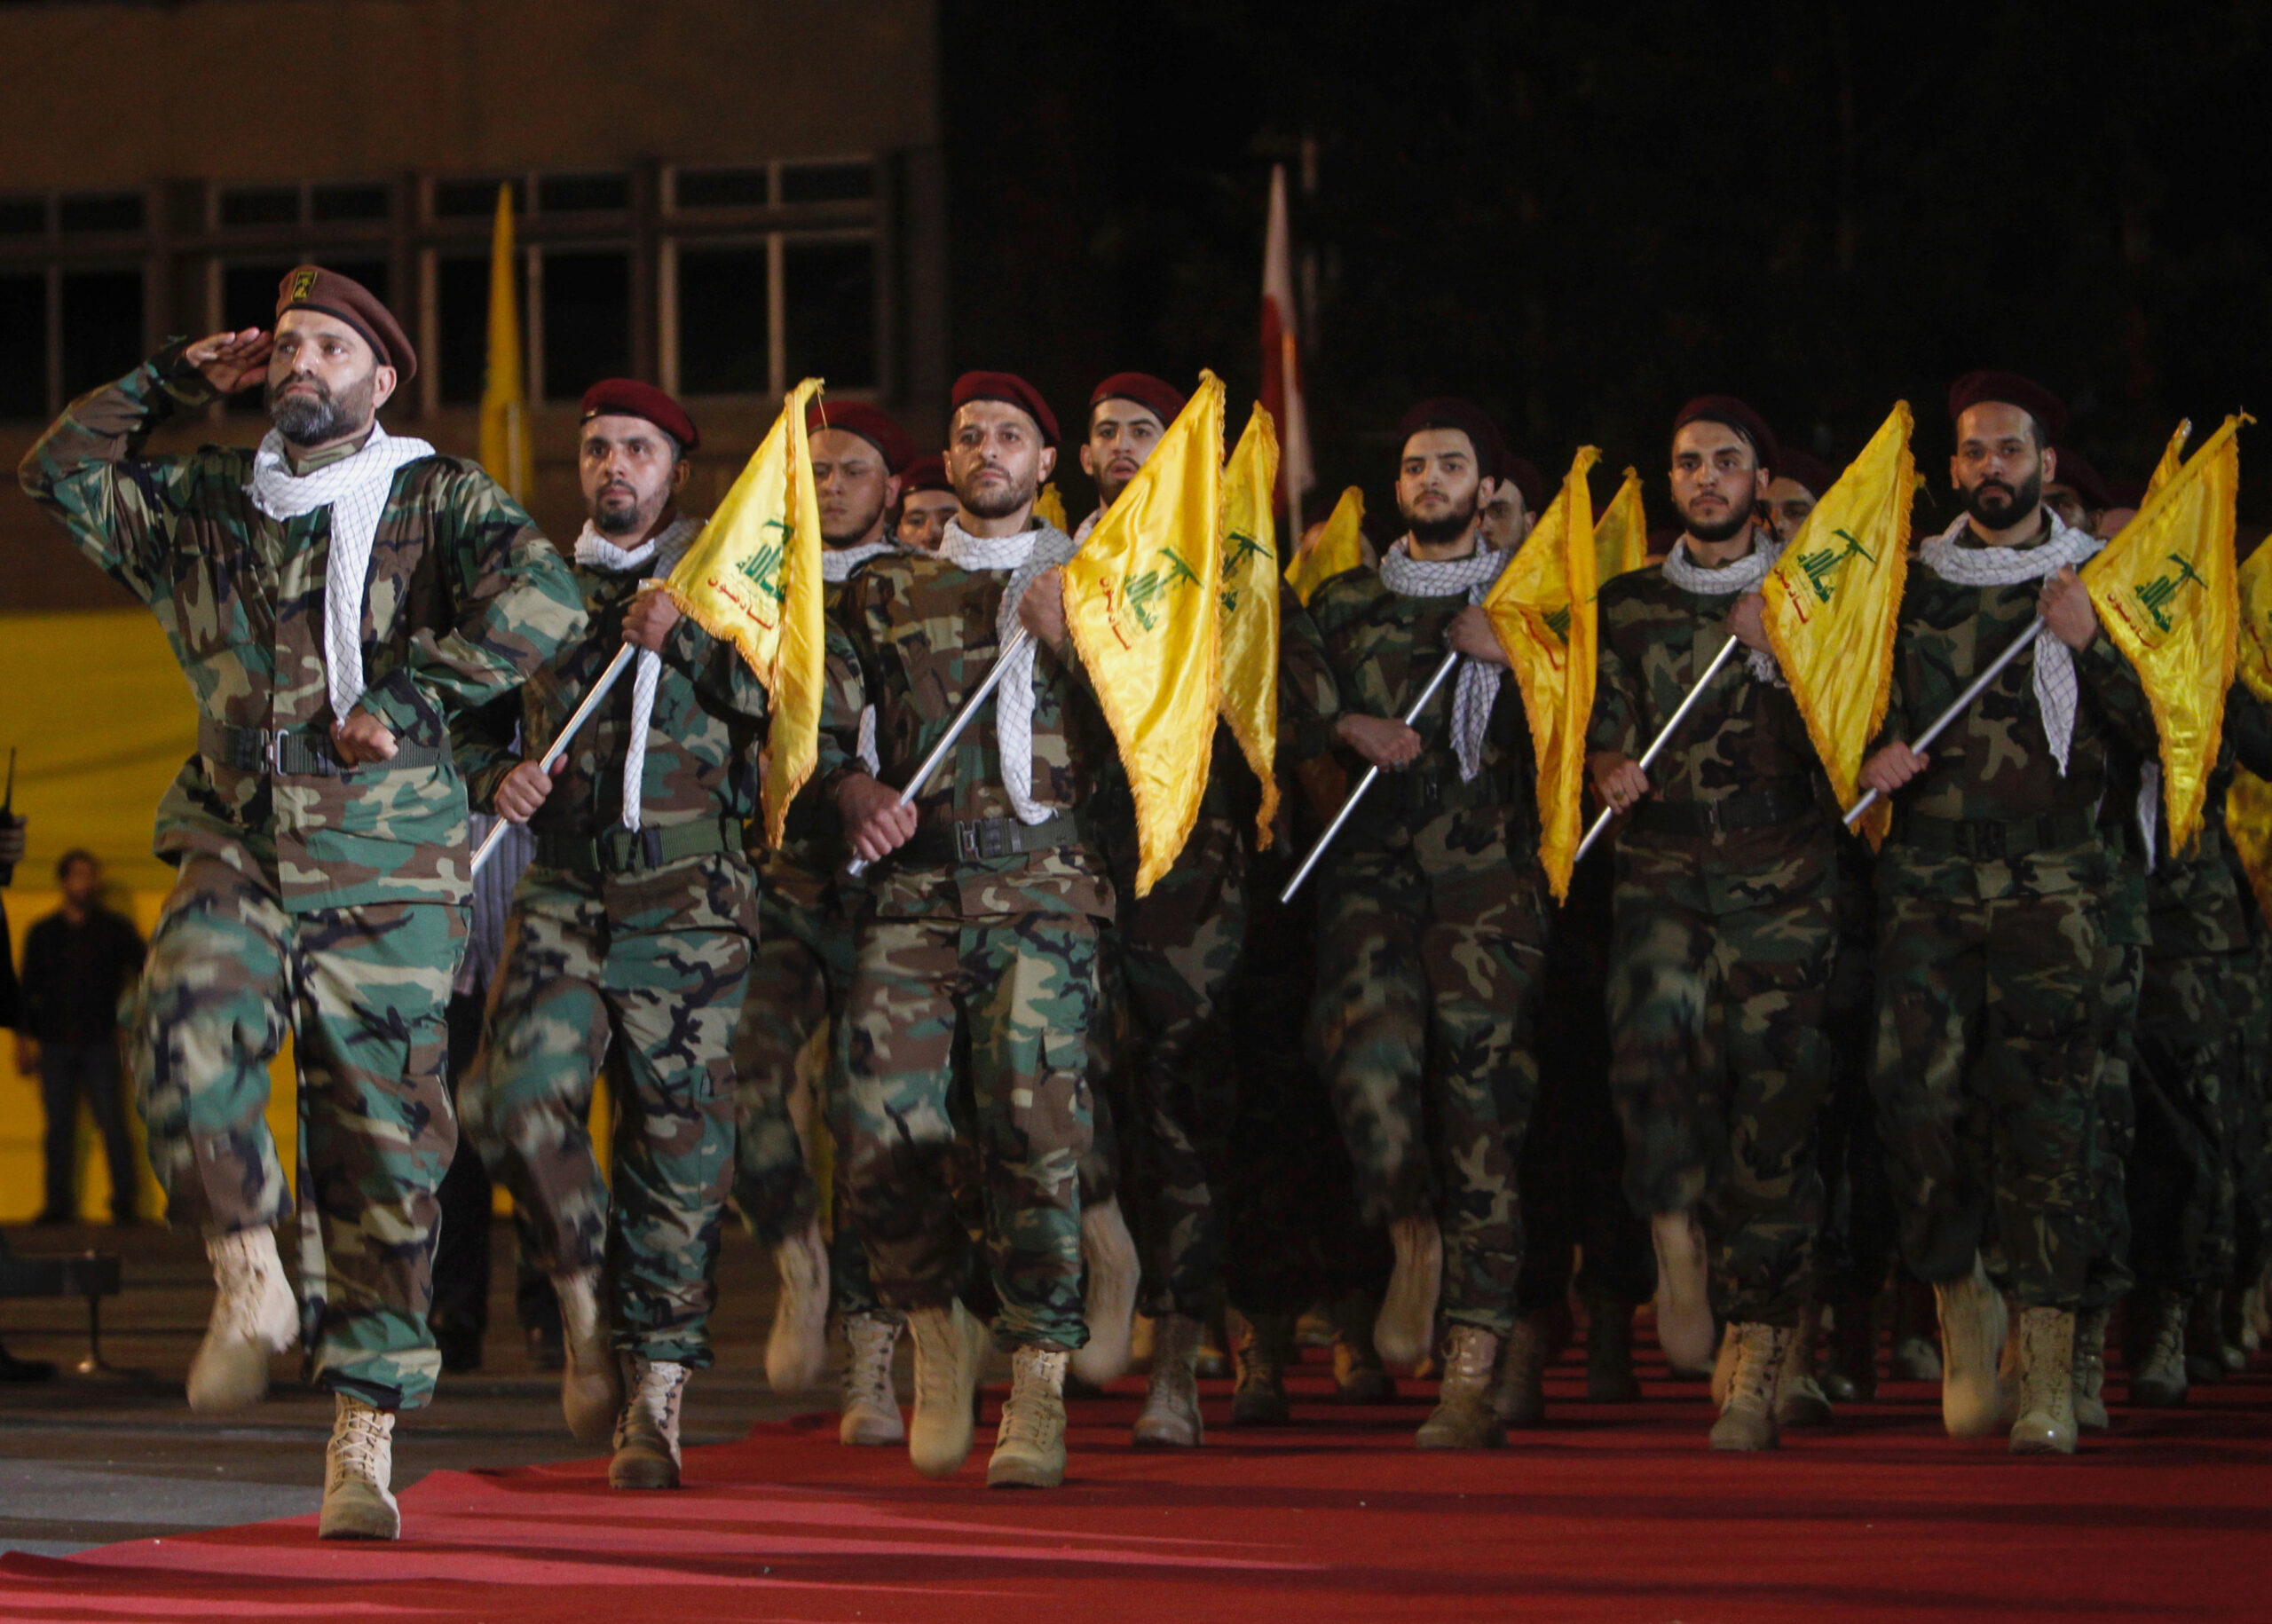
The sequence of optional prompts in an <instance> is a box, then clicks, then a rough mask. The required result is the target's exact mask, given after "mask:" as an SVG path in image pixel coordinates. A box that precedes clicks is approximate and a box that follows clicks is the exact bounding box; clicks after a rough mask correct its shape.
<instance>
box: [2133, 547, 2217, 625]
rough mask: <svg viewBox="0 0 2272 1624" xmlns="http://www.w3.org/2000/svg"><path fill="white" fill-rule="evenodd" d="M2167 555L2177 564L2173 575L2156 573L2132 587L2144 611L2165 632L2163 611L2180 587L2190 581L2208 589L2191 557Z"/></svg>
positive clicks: (2166, 617)
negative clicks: (2149, 578) (2144, 581)
mask: <svg viewBox="0 0 2272 1624" xmlns="http://www.w3.org/2000/svg"><path fill="white" fill-rule="evenodd" d="M2169 561H2170V562H2171V563H2172V564H2175V565H2176V566H2177V573H2176V574H2175V575H2173V576H2172V575H2157V576H2155V577H2154V579H2151V580H2150V581H2148V582H2147V583H2146V584H2145V585H2144V586H2142V587H2134V588H2133V590H2134V591H2135V592H2136V593H2137V595H2138V602H2139V603H2142V604H2144V605H2145V609H2146V612H2147V613H2148V614H2149V615H2150V616H2152V617H2153V621H2154V625H2155V626H2156V627H2159V628H2160V629H2161V630H2163V631H2165V632H2166V631H2168V630H2169V629H2170V619H2169V616H2168V615H2167V614H2166V613H2164V612H2163V611H2165V610H2166V609H2167V608H2168V606H2169V604H2170V603H2171V601H2172V600H2173V599H2174V598H2175V597H2176V596H2177V589H2178V588H2179V587H2182V586H2184V585H2185V584H2186V583H2187V582H2188V581H2190V582H2192V583H2193V585H2195V586H2197V587H2200V588H2201V589H2202V590H2203V591H2204V592H2206V591H2207V590H2208V589H2209V583H2208V582H2207V581H2205V580H2203V579H2201V577H2200V576H2199V575H2197V574H2196V573H2195V572H2194V569H2193V561H2192V560H2191V559H2189V558H2188V557H2186V556H2184V555H2183V554H2181V553H2172V554H2170V555H2169Z"/></svg>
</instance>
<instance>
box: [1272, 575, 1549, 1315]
mask: <svg viewBox="0 0 2272 1624" xmlns="http://www.w3.org/2000/svg"><path fill="white" fill-rule="evenodd" d="M1466 603H1467V600H1466V595H1464V594H1454V595H1448V596H1443V597H1408V596H1405V595H1400V594H1398V593H1394V592H1392V591H1390V590H1389V589H1388V587H1386V586H1385V585H1384V584H1383V582H1382V581H1381V579H1380V577H1379V576H1378V574H1377V573H1376V572H1374V571H1372V570H1370V569H1361V570H1352V571H1349V572H1345V573H1344V574H1341V575H1337V576H1336V577H1334V578H1333V579H1331V580H1329V581H1328V582H1326V583H1325V584H1324V585H1323V586H1322V587H1320V588H1319V589H1318V590H1317V592H1316V594H1315V595H1314V596H1313V597H1312V598H1311V600H1310V611H1309V612H1310V617H1311V619H1313V620H1314V621H1315V623H1316V627H1317V631H1318V634H1319V636H1320V637H1321V640H1322V643H1323V646H1324V650H1325V654H1326V658H1327V662H1328V666H1329V670H1330V672H1331V674H1332V678H1333V683H1334V691H1333V693H1332V695H1331V697H1330V698H1329V699H1328V700H1327V701H1326V703H1325V704H1324V705H1323V706H1321V705H1320V703H1319V699H1318V697H1317V696H1315V695H1305V694H1302V693H1300V692H1298V691H1295V690H1290V691H1289V692H1288V694H1287V695H1286V698H1287V700H1288V701H1289V705H1288V708H1289V709H1290V711H1292V712H1293V713H1294V715H1295V725H1296V726H1298V727H1301V726H1304V725H1305V724H1306V730H1307V732H1308V733H1309V735H1310V737H1311V738H1312V740H1313V742H1315V741H1316V740H1318V739H1319V738H1321V737H1329V735H1325V734H1323V733H1322V731H1321V724H1322V723H1325V722H1327V721H1329V719H1330V718H1331V717H1332V716H1334V715H1337V714H1338V713H1343V712H1353V713H1364V714H1368V715H1373V716H1389V717H1392V716H1399V715H1401V714H1402V713H1403V709H1404V707H1405V706H1407V705H1408V704H1409V703H1410V702H1411V699H1412V698H1413V696H1414V695H1416V693H1417V692H1418V691H1419V689H1420V687H1421V686H1422V684H1424V682H1426V681H1427V678H1428V676H1429V674H1430V673H1431V672H1432V670H1433V669H1434V667H1435V666H1436V664H1437V663H1438V662H1439V661H1440V659H1441V658H1443V655H1442V652H1441V650H1443V647H1444V633H1445V629H1446V627H1448V625H1449V624H1450V622H1451V619H1452V618H1453V617H1454V616H1455V615H1456V614H1457V613H1458V612H1459V611H1461V610H1462V609H1463V608H1465V607H1466ZM1451 713H1452V698H1451V693H1450V687H1449V685H1447V689H1446V691H1445V692H1444V693H1443V694H1441V695H1440V697H1439V698H1438V699H1437V700H1436V701H1435V703H1434V704H1433V705H1432V706H1431V710H1430V713H1429V714H1428V715H1427V716H1425V717H1424V718H1423V719H1422V726H1421V729H1420V732H1421V736H1422V738H1423V741H1424V744H1423V748H1422V751H1421V753H1420V756H1419V759H1418V760H1417V761H1414V762H1413V763H1412V765H1411V766H1409V767H1408V768H1406V769H1403V770H1401V771H1399V772H1394V773H1385V774H1383V775H1382V777H1381V778H1380V779H1379V780H1378V781H1377V783H1376V784H1375V785H1374V787H1373V790H1372V792H1371V793H1370V794H1369V795H1368V796H1367V797H1366V799H1365V800H1364V801H1363V802H1361V804H1360V806H1359V808H1358V810H1357V812H1356V814H1355V815H1354V816H1353V817H1352V818H1351V819H1350V821H1349V823H1348V824H1346V825H1345V827H1344V829H1343V831H1342V833H1341V836H1340V838H1339V840H1337V842H1336V843H1335V845H1334V847H1332V848H1331V850H1330V851H1329V854H1328V855H1327V856H1326V859H1325V861H1324V862H1323V863H1321V865H1320V868H1319V871H1318V875H1317V880H1316V884H1317V887H1318V920H1319V923H1318V981H1317V992H1316V996H1315V998H1314V1001H1313V1003H1312V1005H1311V1015H1310V1048H1311V1052H1312V1054H1313V1056H1314V1059H1315V1060H1316V1062H1317V1064H1318V1066H1319V1068H1320V1069H1321V1071H1322V1072H1323V1074H1324V1075H1325V1077H1326V1079H1327V1084H1328V1086H1329V1088H1330V1090H1331V1092H1332V1095H1333V1102H1334V1108H1335V1111H1336V1113H1337V1116H1339V1118H1340V1122H1341V1132H1342V1137H1343V1139H1345V1141H1346V1143H1347V1145H1348V1147H1349V1155H1350V1158H1351V1160H1352V1161H1353V1162H1354V1163H1355V1164H1356V1169H1357V1194H1358V1202H1359V1208H1360V1213H1361V1217H1362V1218H1363V1220H1364V1221H1365V1223H1366V1224H1368V1225H1369V1226H1376V1227H1377V1226H1386V1225H1388V1224H1390V1223H1392V1222H1393V1221H1394V1220H1396V1219H1398V1218H1407V1217H1411V1216H1414V1215H1416V1214H1433V1215H1434V1216H1436V1218H1437V1219H1438V1222H1439V1224H1440V1226H1441V1229H1442V1233H1443V1238H1444V1265H1443V1299H1442V1301H1443V1312H1444V1315H1445V1318H1446V1319H1447V1320H1450V1321H1452V1322H1454V1323H1457V1324H1466V1325H1472V1326H1476V1327H1479V1328H1482V1329H1484V1330H1487V1331H1489V1332H1491V1333H1492V1334H1493V1335H1495V1336H1504V1335H1505V1334H1506V1333H1507V1332H1508V1331H1509V1330H1511V1328H1513V1325H1514V1318H1515V1284H1516V1277H1517V1274H1518V1273H1519V1270H1520V1266H1521V1261H1522V1250H1523V1243H1522V1214H1521V1211H1520V1206H1519V1200H1518V1195H1517V1186H1516V1163H1517V1160H1518V1158H1519V1156H1520V1155H1521V1154H1522V1145H1523V1136H1524V1133H1525V1131H1526V1130H1527V1126H1528V1123H1529V1121H1530V1114H1531V1109H1532V1107H1533V1105H1534V1103H1535V1101H1536V1098H1537V1093H1538V1062H1537V1057H1536V1054H1535V1052H1534V1048H1533V1044H1532V1024H1533V1021H1534V1018H1535V1013H1536V1002H1537V1000H1536V993H1537V990H1538V988H1539V984H1540V981H1539V978H1540V974H1541V971H1542V967H1543V965H1544V960H1545V949H1546V908H1545V881H1544V877H1543V875H1542V873H1541V871H1540V870H1539V867H1538V859H1537V854H1538V834H1537V816H1536V812H1535V810H1534V790H1533V781H1534V777H1535V769H1534V766H1533V761H1532V756H1531V749H1530V732H1529V728H1528V726H1527V722H1526V721H1525V719H1524V715H1523V708H1522V697H1521V693H1520V690H1519V689H1518V688H1517V686H1516V683H1515V682H1514V680H1513V678H1512V676H1511V675H1508V676H1505V677H1503V679H1502V680H1501V682H1500V683H1499V686H1498V691H1497V696H1496V698H1495V702H1494V704H1493V706H1492V712H1491V716H1490V720H1489V728H1488V732H1487V738H1486V742H1485V745H1484V750H1483V759H1482V767H1481V770H1480V771H1479V773H1478V774H1477V776H1476V777H1474V778H1473V779H1472V780H1469V781H1465V782H1463V781H1462V779H1461V777H1460V769H1459V762H1458V760H1457V758H1456V754H1455V753H1454V749H1453V745H1452V742H1451V739H1450V737H1449V729H1448V719H1449V717H1450V715H1451Z"/></svg>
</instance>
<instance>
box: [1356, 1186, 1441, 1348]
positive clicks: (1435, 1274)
mask: <svg viewBox="0 0 2272 1624" xmlns="http://www.w3.org/2000/svg"><path fill="white" fill-rule="evenodd" d="M1388 1240H1389V1245H1390V1247H1391V1249H1392V1250H1393V1251H1394V1252H1395V1254H1396V1265H1395V1266H1394V1267H1393V1268H1392V1270H1390V1272H1389V1277H1388V1289H1387V1291H1386V1292H1385V1293H1384V1294H1383V1295H1382V1297H1381V1307H1380V1313H1377V1314H1376V1315H1375V1316H1374V1318H1373V1346H1374V1347H1375V1348H1376V1349H1377V1350H1378V1351H1379V1352H1380V1356H1381V1357H1382V1358H1383V1359H1385V1360H1387V1361H1388V1362H1389V1363H1390V1364H1392V1365H1408V1366H1409V1365H1416V1364H1418V1363H1419V1362H1420V1361H1421V1360H1424V1359H1425V1358H1427V1357H1428V1346H1429V1344H1430V1343H1431V1342H1432V1340H1433V1339H1434V1337H1435V1334H1436V1297H1437V1293H1438V1292H1439V1291H1440V1290H1441V1289H1442V1288H1443V1278H1444V1237H1443V1232H1442V1231H1441V1230H1440V1229H1438V1228H1437V1227H1436V1220H1435V1218H1434V1216H1433V1215H1432V1214H1430V1213H1425V1212H1416V1213H1413V1214H1411V1215H1409V1216H1408V1217H1405V1218H1392V1219H1391V1220H1390V1221H1389V1226H1388Z"/></svg>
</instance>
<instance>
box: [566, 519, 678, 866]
mask: <svg viewBox="0 0 2272 1624" xmlns="http://www.w3.org/2000/svg"><path fill="white" fill-rule="evenodd" d="M701 533H702V521H701V520H700V519H694V518H680V519H675V520H673V521H672V522H671V523H670V524H668V525H666V526H665V527H664V528H663V529H661V530H659V531H658V532H656V533H655V534H653V535H651V536H650V537H648V538H647V540H644V541H643V542H641V543H640V544H639V545H638V546H637V547H635V548H620V547H618V546H616V544H615V543H614V542H612V541H611V540H608V539H607V538H606V537H605V536H603V535H601V534H600V532H598V531H596V530H594V529H593V528H592V526H591V524H590V523H589V522H588V521H587V522H586V524H585V525H584V531H583V533H582V534H581V535H580V536H578V537H577V538H576V562H577V563H578V564H582V565H583V566H584V567H585V568H586V569H588V570H605V571H607V572H609V573H610V574H612V575H621V574H625V573H627V572H630V571H632V570H637V571H640V572H642V573H643V574H648V575H667V574H669V573H670V572H671V570H672V569H673V567H674V566H675V565H676V564H677V563H678V561H679V560H680V559H681V558H682V557H683V556H685V554H686V549H687V548H689V547H690V546H691V545H692V544H693V541H694V538H695V537H697V536H698V535H700V534H701ZM650 565H652V566H653V567H652V568H650V567H649V566H650ZM662 674H663V657H662V656H661V655H659V654H657V653H655V652H654V651H653V650H648V649H642V650H639V656H638V658H636V659H635V660H633V661H632V663H631V734H630V741H629V743H628V744H627V746H626V747H625V749H624V752H623V826H624V827H625V828H626V829H636V828H638V827H639V800H640V795H641V792H642V790H643V785H644V783H645V780H646V776H647V728H648V725H649V724H650V723H651V722H652V721H654V719H655V684H656V682H658V681H659V680H660V679H661V677H662Z"/></svg>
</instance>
